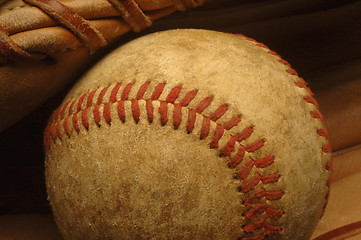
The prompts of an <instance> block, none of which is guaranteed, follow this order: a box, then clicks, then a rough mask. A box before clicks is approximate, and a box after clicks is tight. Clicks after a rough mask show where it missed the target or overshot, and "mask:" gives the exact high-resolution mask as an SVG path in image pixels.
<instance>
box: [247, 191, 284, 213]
mask: <svg viewBox="0 0 361 240" xmlns="http://www.w3.org/2000/svg"><path fill="white" fill-rule="evenodd" d="M282 196H283V192H282V191H274V192H268V191H266V190H265V189H264V188H261V189H259V190H258V191H257V192H255V193H254V194H253V195H252V196H250V197H249V198H246V199H245V200H244V205H245V206H247V208H249V207H250V205H251V204H256V203H258V202H259V201H260V200H261V199H262V198H266V200H279V199H281V198H282Z"/></svg>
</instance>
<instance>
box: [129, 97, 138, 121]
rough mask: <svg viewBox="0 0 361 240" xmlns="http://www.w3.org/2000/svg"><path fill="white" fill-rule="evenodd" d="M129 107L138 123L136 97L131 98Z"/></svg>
mask: <svg viewBox="0 0 361 240" xmlns="http://www.w3.org/2000/svg"><path fill="white" fill-rule="evenodd" d="M131 109H132V115H133V119H134V121H135V122H136V123H138V122H139V119H140V110H139V104H138V100H137V99H132V101H131Z"/></svg>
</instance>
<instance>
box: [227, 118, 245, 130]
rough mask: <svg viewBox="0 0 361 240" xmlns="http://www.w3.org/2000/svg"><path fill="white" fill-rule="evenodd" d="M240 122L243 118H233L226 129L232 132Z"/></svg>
mask: <svg viewBox="0 0 361 240" xmlns="http://www.w3.org/2000/svg"><path fill="white" fill-rule="evenodd" d="M240 122H241V118H240V117H238V116H235V117H233V118H231V120H229V121H228V122H227V123H226V124H225V125H224V129H226V130H230V129H231V128H233V127H234V126H237V125H238V124H239V123H240Z"/></svg>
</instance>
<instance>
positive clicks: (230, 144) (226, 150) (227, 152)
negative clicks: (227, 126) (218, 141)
mask: <svg viewBox="0 0 361 240" xmlns="http://www.w3.org/2000/svg"><path fill="white" fill-rule="evenodd" d="M236 141H237V137H236V136H231V138H230V139H229V140H228V142H227V144H226V146H224V148H223V149H222V152H221V154H220V156H230V155H231V153H232V151H233V150H234V145H235V144H236Z"/></svg>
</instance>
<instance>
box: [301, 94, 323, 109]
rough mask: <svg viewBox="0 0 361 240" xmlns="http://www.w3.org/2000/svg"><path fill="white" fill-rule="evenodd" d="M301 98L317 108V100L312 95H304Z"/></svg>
mask: <svg viewBox="0 0 361 240" xmlns="http://www.w3.org/2000/svg"><path fill="white" fill-rule="evenodd" d="M303 99H304V100H305V101H306V102H308V103H311V104H313V105H315V107H316V108H317V109H318V108H319V104H318V102H317V101H316V99H314V98H313V97H312V96H305V97H304V98H303Z"/></svg>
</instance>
